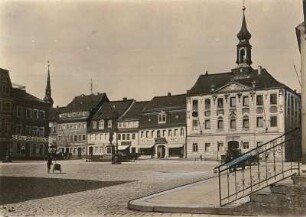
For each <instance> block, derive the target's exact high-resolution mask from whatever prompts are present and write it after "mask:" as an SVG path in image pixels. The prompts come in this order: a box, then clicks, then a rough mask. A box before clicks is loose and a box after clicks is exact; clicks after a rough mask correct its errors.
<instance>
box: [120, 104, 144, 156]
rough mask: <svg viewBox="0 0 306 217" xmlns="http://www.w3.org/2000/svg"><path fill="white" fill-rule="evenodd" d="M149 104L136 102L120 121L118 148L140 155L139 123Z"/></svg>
mask: <svg viewBox="0 0 306 217" xmlns="http://www.w3.org/2000/svg"><path fill="white" fill-rule="evenodd" d="M147 104H148V102H147V101H144V102H134V103H133V104H132V105H131V107H130V108H129V109H128V110H127V111H126V112H125V113H124V114H123V115H122V116H121V117H120V118H119V120H118V145H119V146H118V147H120V148H121V149H123V150H124V149H125V150H126V149H128V152H130V153H133V154H135V153H139V121H140V117H141V113H142V111H143V110H144V108H145V107H146V105H147Z"/></svg>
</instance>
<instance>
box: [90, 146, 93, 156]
mask: <svg viewBox="0 0 306 217" xmlns="http://www.w3.org/2000/svg"><path fill="white" fill-rule="evenodd" d="M89 155H93V147H89Z"/></svg>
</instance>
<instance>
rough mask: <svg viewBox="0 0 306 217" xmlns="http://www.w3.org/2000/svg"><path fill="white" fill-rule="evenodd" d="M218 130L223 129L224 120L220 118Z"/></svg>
mask: <svg viewBox="0 0 306 217" xmlns="http://www.w3.org/2000/svg"><path fill="white" fill-rule="evenodd" d="M218 129H223V118H221V117H220V118H218Z"/></svg>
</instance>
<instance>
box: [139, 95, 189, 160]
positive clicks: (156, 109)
mask: <svg viewBox="0 0 306 217" xmlns="http://www.w3.org/2000/svg"><path fill="white" fill-rule="evenodd" d="M185 149H186V95H185V94H182V95H171V94H170V93H169V94H168V95H167V96H157V97H154V98H153V99H152V100H151V101H150V102H148V103H147V105H146V106H145V108H144V109H143V111H142V113H141V118H140V122H139V144H138V152H139V153H140V154H141V155H148V156H151V157H154V158H168V157H183V156H184V153H185Z"/></svg>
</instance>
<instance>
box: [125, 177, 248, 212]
mask: <svg viewBox="0 0 306 217" xmlns="http://www.w3.org/2000/svg"><path fill="white" fill-rule="evenodd" d="M247 201H248V198H247V199H242V200H240V201H238V202H236V203H235V204H231V205H228V206H225V207H220V206H219V190H218V177H216V176H215V177H212V178H208V179H206V180H203V181H200V182H196V183H193V184H189V185H185V186H182V187H178V188H174V189H171V190H168V191H164V192H160V193H157V194H153V195H149V196H146V197H143V198H139V199H135V200H131V201H129V203H128V208H129V209H132V210H138V211H145V212H171V213H174V212H175V213H205V214H217V215H218V214H222V215H239V214H240V215H241V214H242V213H241V212H239V211H238V209H236V207H238V206H239V205H240V204H242V203H245V202H247Z"/></svg>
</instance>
